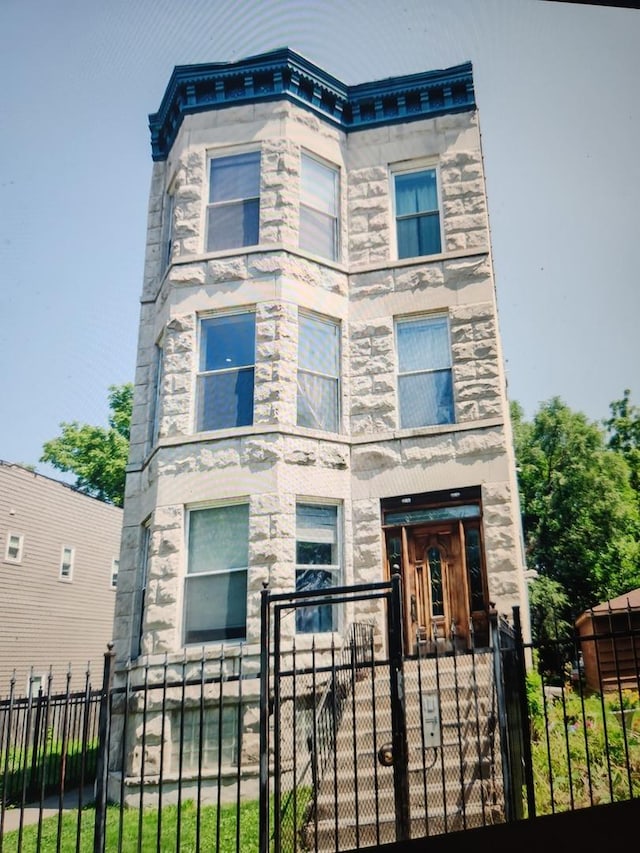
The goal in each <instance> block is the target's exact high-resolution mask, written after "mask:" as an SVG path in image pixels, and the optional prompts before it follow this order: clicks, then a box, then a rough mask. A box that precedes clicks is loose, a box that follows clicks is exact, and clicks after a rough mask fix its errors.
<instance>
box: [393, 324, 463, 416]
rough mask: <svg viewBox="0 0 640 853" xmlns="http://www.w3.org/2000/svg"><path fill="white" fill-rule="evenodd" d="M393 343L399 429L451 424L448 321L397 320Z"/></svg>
mask: <svg viewBox="0 0 640 853" xmlns="http://www.w3.org/2000/svg"><path fill="white" fill-rule="evenodd" d="M396 343H397V351H398V401H399V411H400V426H401V427H402V428H410V427H420V426H429V425H435V424H448V423H453V422H454V420H455V413H454V401H453V380H452V371H451V344H450V340H449V320H448V318H447V317H445V316H429V317H417V318H407V319H402V320H397V321H396Z"/></svg>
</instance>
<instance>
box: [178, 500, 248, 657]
mask: <svg viewBox="0 0 640 853" xmlns="http://www.w3.org/2000/svg"><path fill="white" fill-rule="evenodd" d="M188 521H189V524H188V548H187V554H188V557H187V560H188V563H187V575H186V578H185V596H184V597H185V609H184V641H185V643H208V642H216V641H219V640H242V639H244V638H245V636H246V621H247V567H248V563H249V505H248V504H246V503H244V504H230V505H228V506H215V507H207V508H204V509H192V510H190V512H189V516H188Z"/></svg>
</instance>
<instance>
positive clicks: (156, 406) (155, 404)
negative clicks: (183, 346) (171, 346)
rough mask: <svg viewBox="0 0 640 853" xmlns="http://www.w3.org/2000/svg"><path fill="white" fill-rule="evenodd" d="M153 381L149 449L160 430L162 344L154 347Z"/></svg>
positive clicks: (162, 369)
mask: <svg viewBox="0 0 640 853" xmlns="http://www.w3.org/2000/svg"><path fill="white" fill-rule="evenodd" d="M153 355H154V360H153V368H152V369H153V381H152V383H151V385H150V387H149V400H150V411H149V441H148V450H151V448H153V447H155V444H156V442H157V441H158V435H159V430H160V401H161V398H162V380H163V375H164V352H163V349H162V345H161V344H156V345H155V347H154V353H153Z"/></svg>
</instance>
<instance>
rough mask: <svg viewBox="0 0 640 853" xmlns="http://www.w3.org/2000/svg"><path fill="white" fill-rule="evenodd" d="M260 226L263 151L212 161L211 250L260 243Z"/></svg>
mask: <svg viewBox="0 0 640 853" xmlns="http://www.w3.org/2000/svg"><path fill="white" fill-rule="evenodd" d="M259 225H260V152H259V151H251V152H249V153H246V154H236V155H234V156H232V157H216V158H215V159H213V160H210V161H209V204H208V206H207V251H209V252H216V251H218V250H220V249H237V248H239V247H240V246H255V245H256V244H257V243H258V234H259Z"/></svg>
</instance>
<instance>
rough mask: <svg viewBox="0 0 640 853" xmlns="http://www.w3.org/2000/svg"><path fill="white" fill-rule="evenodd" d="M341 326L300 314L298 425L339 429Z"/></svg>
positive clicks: (331, 430)
mask: <svg viewBox="0 0 640 853" xmlns="http://www.w3.org/2000/svg"><path fill="white" fill-rule="evenodd" d="M339 377H340V326H339V325H338V324H337V323H334V322H332V321H330V320H324V319H322V320H321V319H319V318H318V317H311V316H308V315H306V314H300V315H299V317H298V406H297V407H298V415H297V423H298V426H304V427H311V428H312V429H321V430H325V431H327V432H338V424H339V422H340V378H339Z"/></svg>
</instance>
